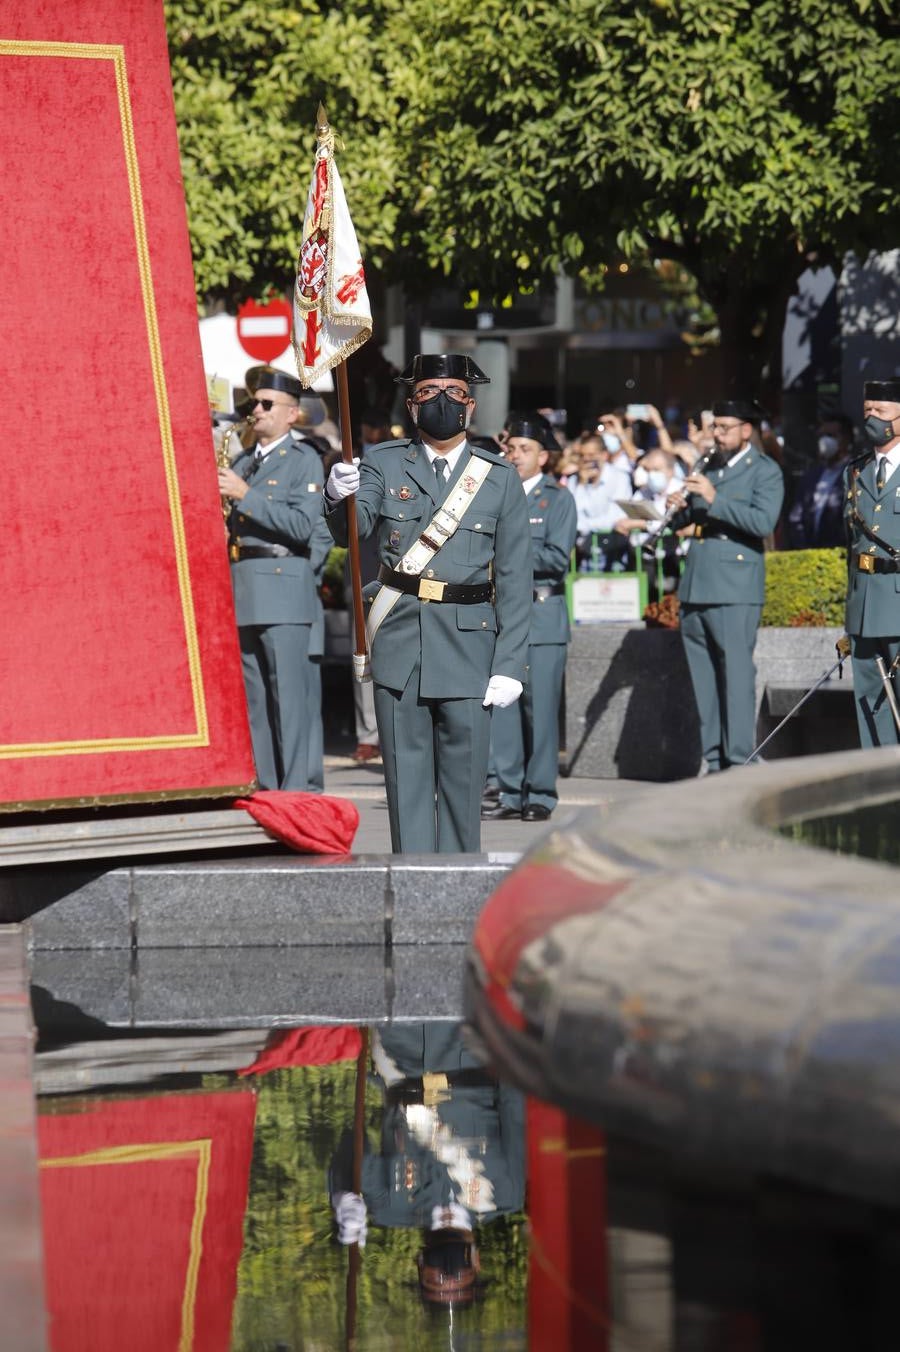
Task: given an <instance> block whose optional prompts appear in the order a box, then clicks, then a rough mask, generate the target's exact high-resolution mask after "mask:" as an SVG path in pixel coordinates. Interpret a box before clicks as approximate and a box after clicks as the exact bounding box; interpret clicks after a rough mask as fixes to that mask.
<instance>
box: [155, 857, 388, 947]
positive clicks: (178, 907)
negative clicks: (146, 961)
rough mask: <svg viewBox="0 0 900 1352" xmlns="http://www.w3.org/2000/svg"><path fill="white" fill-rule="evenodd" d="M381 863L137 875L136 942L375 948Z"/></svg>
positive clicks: (190, 868) (380, 927)
mask: <svg viewBox="0 0 900 1352" xmlns="http://www.w3.org/2000/svg"><path fill="white" fill-rule="evenodd" d="M386 878H387V866H386V861H385V859H384V858H383V857H382V858H381V859H376V858H375V857H374V856H373V857H372V858H371V859H367V858H365V857H360V858H359V859H357V860H354V861H353V862H346V861H344V860H336V859H320V860H309V859H296V860H295V859H292V858H289V859H284V858H279V859H277V860H275V859H268V860H262V859H243V860H229V861H226V862H222V861H219V862H216V863H185V864H179V865H155V866H154V865H148V866H145V867H140V868H136V869H135V870H134V903H135V912H136V916H137V942H138V945H139V947H140V948H141V949H142V950H143V949H148V948H179V947H191V948H194V947H196V948H205V947H211V948H219V947H224V946H227V945H231V944H233V945H242V946H251V947H263V948H269V947H279V946H282V945H285V946H288V945H295V944H299V945H315V946H319V945H326V946H327V945H334V944H377V945H378V946H379V947H381V946H383V944H384V938H385V892H386Z"/></svg>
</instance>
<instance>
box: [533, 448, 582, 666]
mask: <svg viewBox="0 0 900 1352" xmlns="http://www.w3.org/2000/svg"><path fill="white" fill-rule="evenodd" d="M526 502H527V504H528V518H529V524H530V526H531V560H532V565H533V567H534V585H535V587H539V586H540V584H541V583H542V582H563V581H564V580H565V576H566V574H567V573H568V571H569V556H570V554H571V553H572V550H573V548H574V547H575V535H576V529H577V525H576V523H577V516H578V513H577V509H576V506H575V499H574V497H573V496H572V494H571V493H570V492H569V490H568V489H567V488H562V487H561V486H560V484H559V483H558V482H557V480H556V479H554V478H553V475H552V474H545V475H544V477H543V478H542V479H541V481H540V483H538V484H535V486H534V488H533V489H532V490H531V492H530V493H529V494H528V497H527V498H526ZM569 638H570V630H569V612H568V608H567V606H566V598H565V596H547V597H545V598H544V599H543V600H537V601H535V602H534V603H533V604H532V607H531V634H530V640H529V641H530V642H531V643H533V644H539V643H568V641H569Z"/></svg>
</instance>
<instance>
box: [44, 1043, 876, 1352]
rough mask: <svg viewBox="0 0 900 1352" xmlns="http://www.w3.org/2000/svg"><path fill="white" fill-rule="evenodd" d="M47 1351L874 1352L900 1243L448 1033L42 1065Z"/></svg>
mask: <svg viewBox="0 0 900 1352" xmlns="http://www.w3.org/2000/svg"><path fill="white" fill-rule="evenodd" d="M37 1078H38V1085H39V1090H40V1091H41V1092H40V1098H39V1105H38V1110H39V1139H40V1155H41V1186H42V1206H43V1213H44V1236H45V1263H46V1280H47V1299H48V1305H49V1309H50V1312H51V1317H52V1341H51V1347H52V1349H53V1352H107V1349H109V1350H110V1352H111V1350H112V1349H116V1350H117V1352H121V1349H128V1352H166V1350H167V1349H172V1352H190V1350H191V1349H197V1352H200V1350H202V1352H229V1349H230V1350H231V1352H301V1349H303V1350H306V1349H309V1350H310V1352H312V1350H313V1349H314V1350H315V1352H332V1350H334V1352H338V1350H339V1349H346V1348H357V1349H360V1352H364V1350H366V1349H373V1350H374V1349H399V1350H401V1352H406V1349H419V1348H423V1349H427V1348H446V1349H473V1348H485V1349H503V1352H512V1350H513V1349H525V1348H531V1349H533V1350H534V1352H544V1349H549V1350H550V1352H581V1349H600V1352H607V1350H608V1352H782V1349H784V1352H788V1349H790V1352H804V1350H805V1349H807V1348H809V1349H813V1348H815V1349H816V1352H822V1349H832V1348H834V1349H838V1348H840V1349H841V1352H849V1350H850V1349H852V1352H866V1350H867V1349H870V1348H871V1349H872V1350H873V1352H876V1349H877V1350H878V1352H880V1350H881V1349H884V1348H887V1347H891V1346H893V1345H894V1344H895V1342H896V1339H895V1336H894V1325H895V1323H896V1313H897V1311H896V1304H897V1297H896V1292H897V1290H898V1289H900V1286H898V1281H897V1278H898V1276H900V1271H898V1268H900V1241H898V1240H897V1238H896V1236H897V1235H898V1234H900V1229H898V1226H897V1225H896V1223H895V1222H896V1218H895V1217H893V1216H888V1215H885V1214H881V1213H879V1212H878V1210H877V1208H871V1207H861V1206H859V1205H857V1204H848V1203H845V1202H842V1201H841V1200H840V1199H837V1198H833V1197H826V1196H824V1195H819V1194H815V1193H812V1192H809V1191H804V1192H800V1191H798V1190H794V1189H790V1188H788V1187H785V1186H784V1185H783V1184H781V1185H775V1184H771V1183H768V1182H767V1181H766V1180H761V1179H751V1178H742V1177H738V1176H729V1177H728V1178H721V1177H718V1178H717V1177H713V1176H710V1175H708V1174H706V1173H703V1172H702V1171H700V1172H698V1171H694V1172H693V1173H692V1174H690V1175H689V1174H686V1173H684V1172H683V1171H682V1170H680V1169H679V1168H678V1167H677V1166H676V1164H675V1162H673V1161H672V1160H667V1159H663V1158H661V1157H659V1156H658V1155H651V1154H650V1153H649V1152H647V1151H644V1150H641V1149H639V1148H637V1147H636V1146H634V1145H632V1144H628V1143H625V1142H610V1141H607V1140H606V1139H605V1138H604V1137H603V1135H602V1134H601V1133H600V1132H599V1131H598V1130H597V1129H596V1128H594V1127H592V1126H589V1125H586V1124H584V1123H580V1122H577V1121H574V1120H572V1119H568V1118H566V1117H565V1116H564V1115H563V1114H562V1113H560V1112H559V1111H558V1110H557V1109H555V1108H553V1107H550V1106H548V1105H546V1104H541V1103H538V1102H536V1101H533V1100H528V1101H526V1100H524V1099H523V1098H522V1096H521V1095H520V1094H519V1093H518V1092H517V1091H516V1090H513V1089H510V1088H509V1087H508V1086H504V1085H501V1084H499V1083H497V1082H496V1081H495V1080H494V1079H492V1078H491V1076H490V1075H489V1074H487V1073H485V1071H484V1070H483V1069H482V1068H481V1067H480V1066H479V1065H478V1063H477V1062H476V1060H475V1058H474V1057H473V1056H472V1055H471V1053H470V1052H469V1051H468V1049H467V1046H466V1043H465V1041H464V1039H463V1037H462V1035H461V1029H460V1026H459V1025H458V1024H451V1023H444V1022H428V1023H419V1024H414V1023H399V1024H394V1025H391V1026H389V1027H379V1028H374V1027H373V1028H355V1027H349V1026H328V1027H320V1026H317V1027H314V1026H307V1027H302V1028H297V1029H290V1030H283V1031H280V1032H276V1033H272V1034H271V1035H269V1037H268V1038H267V1037H266V1035H265V1033H264V1032H262V1031H260V1030H254V1031H247V1032H233V1031H232V1032H228V1033H214V1032H211V1033H209V1034H206V1035H198V1034H196V1033H193V1034H191V1035H190V1036H184V1037H178V1036H171V1037H157V1036H154V1037H147V1038H135V1037H127V1038H110V1037H107V1038H106V1039H105V1040H104V1039H99V1040H94V1041H91V1042H80V1043H77V1044H68V1045H65V1046H54V1047H50V1046H47V1045H45V1044H41V1045H40V1046H39V1050H38V1055H37Z"/></svg>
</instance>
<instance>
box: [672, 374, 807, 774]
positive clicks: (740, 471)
mask: <svg viewBox="0 0 900 1352" xmlns="http://www.w3.org/2000/svg"><path fill="white" fill-rule="evenodd" d="M712 412H713V424H712V432H713V438H714V441H715V450H714V452H713V454H712V457H711V458H710V459H709V460H708V461H707V463H706V464H705V465H704V467H703V469H702V470H696V469H695V470H694V471H693V472H692V473H691V475H690V476H689V478H687V479H686V480H685V483H684V488H683V490H682V491H680V492H677V493H673V494H671V495H670V497H669V499H668V502H669V505H670V507H674V508H675V509H676V515H675V516H674V518H673V519H672V521H671V528H672V530H681V529H683V528H684V527H686V526H693V527H694V534H693V536H692V538H691V545H690V549H689V550H688V556H687V561H686V563H685V568H684V573H683V575H682V578H681V583H680V585H679V589H678V596H679V601H680V615H681V638H682V642H683V644H684V652H685V656H686V658H687V664H688V669H689V671H690V675H691V684H692V686H693V688H694V696H695V698H696V701H697V712H698V714H699V716H700V737H701V760H700V771H699V773H700V774H701V775H705V774H712V773H716V772H717V771H720V770H727V769H728V768H729V766H732V765H743V764H744V762H745V761H746V760H747V759H748V757H749V756H750V754H751V753H752V751H753V748H754V745H755V736H754V734H755V726H756V668H755V666H754V663H753V649H754V647H755V646H756V631H757V629H758V628H759V619H760V615H761V614H762V607H763V600H764V596H765V578H766V567H765V553H764V545H763V540H764V538H765V536H767V535H769V534H771V532H772V531H773V530H774V529H775V525H776V523H777V521H778V517H779V514H780V512H781V505H782V502H783V500H784V479H783V476H782V472H781V468H780V466H779V465H777V464H776V463H775V461H774V460H771V459H769V457H768V456H766V455H765V454H764V452H763V451H762V449H761V447H760V445H759V442H758V439H756V438H755V437H754V429H755V428H756V427H757V425H758V424H759V422H760V421H761V420H762V410H761V409H760V407H759V405H758V404H757V403H756V402H755V401H754V400H750V399H727V400H722V401H720V402H718V403H715V404H713V407H712Z"/></svg>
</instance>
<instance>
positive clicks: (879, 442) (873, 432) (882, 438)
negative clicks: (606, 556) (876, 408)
mask: <svg viewBox="0 0 900 1352" xmlns="http://www.w3.org/2000/svg"><path fill="white" fill-rule="evenodd" d="M893 428H894V423H893V420H891V422H888V421H887V419H886V418H876V417H875V414H874V413H870V414H869V416H868V418H866V421H865V422H864V423H863V431H864V432H865V434H866V436H867V437H868V438H869V440H870V441H871V442H872V444H873V445H875V446H886V445H887V443H888V442H889V441H893V439H894V430H893Z"/></svg>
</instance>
